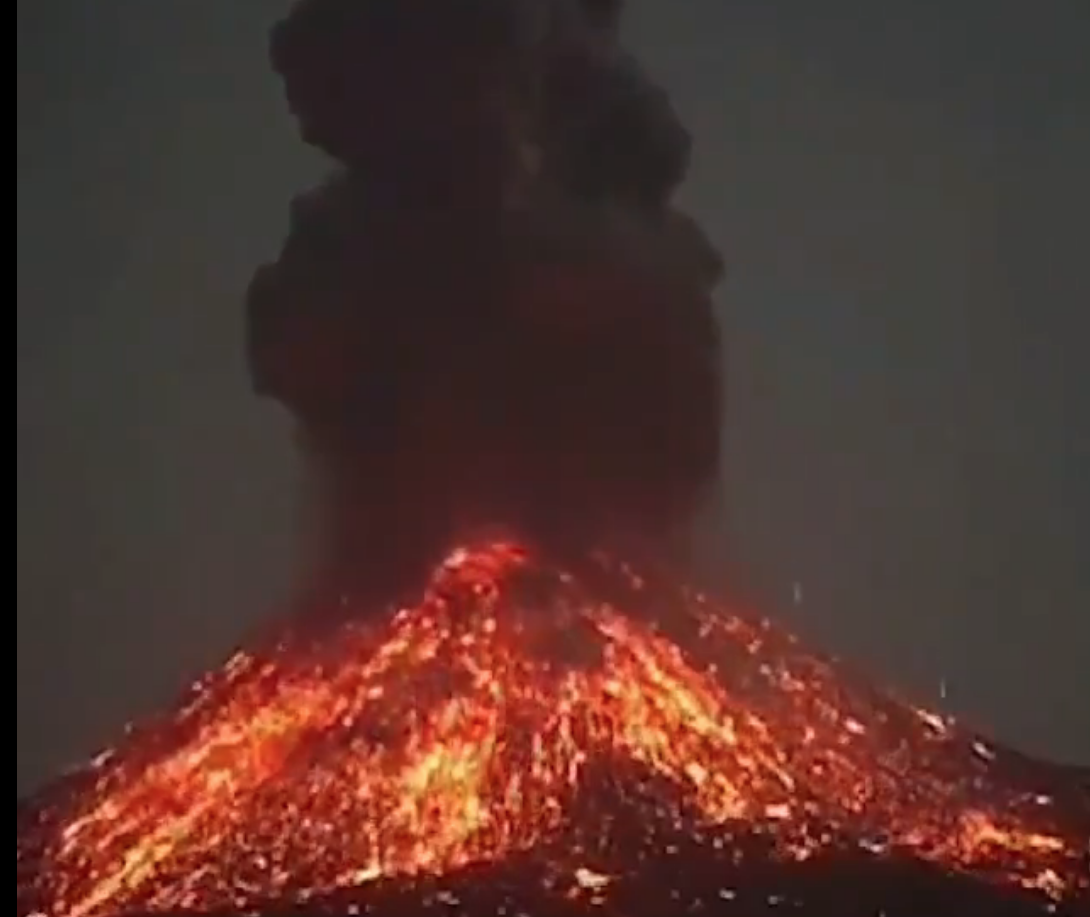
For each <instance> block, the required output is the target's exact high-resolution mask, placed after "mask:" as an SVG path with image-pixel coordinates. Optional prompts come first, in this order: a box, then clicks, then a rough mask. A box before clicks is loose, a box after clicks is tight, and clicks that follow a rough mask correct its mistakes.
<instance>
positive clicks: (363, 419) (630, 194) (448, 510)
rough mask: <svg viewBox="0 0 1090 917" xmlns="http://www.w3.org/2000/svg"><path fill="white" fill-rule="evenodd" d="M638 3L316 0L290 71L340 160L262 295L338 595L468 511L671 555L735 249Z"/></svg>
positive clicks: (475, 519)
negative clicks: (320, 508) (642, 26)
mask: <svg viewBox="0 0 1090 917" xmlns="http://www.w3.org/2000/svg"><path fill="white" fill-rule="evenodd" d="M620 14H621V3H620V0H299V2H298V3H297V5H296V6H295V8H294V9H293V10H292V11H291V12H290V14H289V15H288V16H287V17H286V18H285V19H284V20H283V21H281V22H279V23H278V24H277V25H276V26H275V28H274V30H273V33H272V40H271V57H272V63H273V66H274V68H275V70H276V71H277V73H278V74H279V75H280V77H281V78H282V80H283V85H284V88H285V94H286V96H287V100H288V104H289V106H290V108H291V110H292V112H293V114H294V115H295V117H296V119H297V121H298V124H299V126H300V132H301V134H302V136H303V138H304V139H305V140H306V141H307V142H308V143H310V144H312V145H313V146H315V147H317V148H318V149H320V150H322V151H324V152H325V153H326V154H328V155H329V156H330V157H331V158H332V159H333V160H335V161H336V163H337V168H336V169H335V171H334V172H333V174H332V175H330V176H329V178H328V179H327V180H326V181H325V182H323V183H322V184H321V185H320V186H319V187H317V188H314V189H312V190H309V191H306V192H304V193H303V194H301V195H299V196H298V197H297V198H296V199H295V201H294V202H293V205H292V208H291V226H290V232H289V235H288V239H287V241H286V243H285V245H284V247H283V250H282V251H281V253H280V256H279V258H278V259H277V260H276V261H275V262H274V263H272V264H268V265H265V266H263V267H261V268H260V269H259V270H258V271H257V274H256V276H255V277H254V280H253V283H252V286H251V289H250V293H249V298H248V322H249V357H250V363H251V367H252V373H253V379H254V384H255V387H256V389H257V391H258V392H260V393H261V394H263V395H266V396H270V397H272V398H275V399H277V400H279V401H280V402H282V403H283V404H284V405H285V406H286V407H287V408H288V409H289V410H290V412H291V413H292V414H293V415H294V416H295V418H296V419H297V421H298V423H299V427H300V430H301V432H302V438H303V441H304V442H305V444H306V447H307V448H308V450H309V451H310V452H311V453H312V454H313V456H314V458H315V460H316V463H317V464H318V465H319V466H320V468H321V469H322V471H323V474H322V480H323V481H324V484H325V486H326V490H327V493H326V504H327V507H326V508H327V516H328V529H327V534H328V536H329V537H328V545H327V547H328V550H327V552H326V557H327V559H328V560H329V561H330V563H332V564H333V565H334V568H335V569H334V570H332V571H327V572H332V573H333V574H334V576H335V579H336V581H337V583H338V588H350V583H349V582H347V581H350V580H351V579H354V578H357V577H358V578H359V579H360V580H361V581H367V580H371V581H372V582H373V581H374V577H375V576H376V571H377V570H379V569H397V568H402V569H403V568H404V566H405V564H406V563H411V562H413V561H415V560H420V561H424V560H427V559H429V554H428V552H429V550H430V549H431V548H432V547H433V546H435V544H436V539H445V538H447V537H449V536H450V535H451V534H452V532H453V530H454V529H455V528H456V527H457V526H461V525H469V524H481V523H497V524H506V525H515V526H518V527H521V528H523V529H524V530H526V531H529V532H531V533H532V534H533V535H534V536H537V537H539V538H542V539H550V538H551V539H554V540H556V542H557V544H560V543H561V542H563V543H564V545H565V546H567V547H579V546H585V545H586V543H587V542H589V541H600V540H602V539H609V538H624V539H627V540H635V541H638V542H641V543H644V542H651V543H654V544H656V545H658V546H660V547H665V546H666V545H667V544H668V543H670V542H671V540H672V538H673V535H674V533H676V532H677V531H678V530H679V528H683V527H684V526H685V523H686V522H687V521H688V519H689V517H690V515H691V513H692V511H693V509H694V508H695V507H696V505H697V504H698V503H699V502H700V500H701V498H702V496H703V495H704V494H705V493H706V492H707V490H708V488H709V487H710V486H711V485H712V484H713V482H714V479H715V477H716V471H717V468H718V464H719V423H720V417H721V404H720V401H721V379H720V353H719V341H718V334H717V328H716V322H715V318H714V314H713V310H712V304H711V293H712V290H713V288H714V287H715V286H716V284H717V283H718V282H719V280H720V276H721V273H722V265H721V261H720V258H719V256H718V255H717V253H716V252H715V250H714V249H713V247H712V246H711V244H710V243H709V242H708V240H707V239H706V237H705V236H704V234H703V232H702V231H701V229H700V228H699V227H698V226H697V224H696V223H695V221H694V220H693V219H692V218H690V217H689V216H687V215H686V214H684V213H682V212H680V211H678V210H677V209H676V208H675V207H674V206H673V205H672V203H671V198H672V195H673V193H674V191H675V190H676V188H677V187H678V185H679V184H680V183H681V181H682V180H683V179H684V177H685V173H686V170H687V166H688V159H689V152H690V137H689V134H688V132H687V131H686V129H685V128H684V126H683V125H682V124H681V123H680V121H679V119H678V117H677V114H676V113H675V111H674V109H673V107H672V105H671V104H670V100H669V98H668V97H667V95H666V94H665V93H664V92H663V90H662V89H661V88H659V87H658V86H656V85H655V83H654V82H652V80H651V79H650V78H649V77H648V75H647V74H646V73H645V72H644V70H643V69H642V68H641V66H640V64H639V63H638V61H636V60H635V59H634V58H633V57H632V56H631V55H630V54H629V53H628V52H627V51H626V50H625V49H624V48H623V47H621V45H620V43H619V38H618V26H619V19H620Z"/></svg>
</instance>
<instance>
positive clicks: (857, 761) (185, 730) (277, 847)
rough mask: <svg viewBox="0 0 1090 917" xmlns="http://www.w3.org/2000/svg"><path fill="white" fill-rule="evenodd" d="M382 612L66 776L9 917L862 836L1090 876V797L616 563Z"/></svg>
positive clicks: (1071, 892) (995, 865)
mask: <svg viewBox="0 0 1090 917" xmlns="http://www.w3.org/2000/svg"><path fill="white" fill-rule="evenodd" d="M664 607H666V608H669V609H670V613H669V614H668V615H665V616H663V618H662V623H661V624H659V625H653V624H652V623H651V619H650V618H649V616H648V612H647V609H648V608H659V609H661V608H664ZM374 617H375V616H374V615H370V616H362V617H361V618H360V620H358V621H348V622H346V623H345V624H344V625H343V626H342V628H341V630H340V631H338V632H337V633H336V634H335V635H334V636H333V637H331V638H327V639H325V640H323V641H321V642H320V643H319V644H318V645H315V643H314V642H313V641H307V640H303V639H301V638H299V637H295V638H292V637H286V638H285V639H284V640H283V641H281V642H279V643H276V644H275V645H273V646H271V647H270V648H268V649H266V650H263V651H255V652H251V653H240V654H238V655H236V656H234V657H233V658H232V659H231V660H229V661H228V663H227V664H226V665H225V666H224V667H223V669H221V670H220V671H219V672H218V673H215V674H213V675H211V676H210V677H208V678H207V679H205V680H204V681H202V682H201V683H200V684H199V685H197V686H196V688H195V689H194V691H193V693H192V695H191V696H190V697H189V698H188V699H187V700H186V701H185V703H184V704H183V705H182V706H181V707H180V709H179V710H178V711H177V713H176V714H174V715H173V716H171V717H167V718H164V719H163V720H162V721H160V722H158V723H154V724H151V725H149V726H147V727H145V728H143V729H141V730H136V731H135V732H134V733H133V734H132V736H131V738H130V739H129V740H128V741H127V742H125V743H123V744H122V745H121V746H120V747H118V748H117V749H114V750H113V753H112V754H111V755H109V756H106V757H99V758H97V759H96V763H95V764H93V765H91V766H90V767H89V768H88V770H87V772H86V773H85V774H84V775H83V776H82V777H80V778H72V779H73V780H74V783H73V784H72V788H71V792H70V793H63V794H62V798H61V800H60V801H58V802H56V803H54V804H50V805H44V806H43V807H41V808H40V809H38V810H37V811H36V812H35V814H34V818H33V821H32V824H33V827H32V828H31V829H30V830H28V831H25V832H23V833H20V836H19V845H18V846H19V849H18V853H19V876H20V885H19V893H18V898H19V903H20V913H21V914H28V913H31V912H32V911H33V910H34V909H38V910H44V912H46V913H48V914H49V915H50V917H108V915H118V914H122V913H128V912H136V911H141V912H150V913H167V912H175V911H180V910H189V911H193V912H214V911H221V912H225V911H228V910H232V909H234V910H235V912H237V911H238V910H240V909H252V910H254V911H258V910H260V909H261V908H262V907H263V906H264V905H266V904H267V903H269V902H278V901H279V902H285V901H288V902H313V901H315V900H318V899H319V898H321V897H322V896H324V895H342V896H343V895H357V896H361V897H359V899H358V901H360V902H363V903H366V902H367V901H368V900H369V899H368V898H367V895H368V894H371V893H372V892H374V893H377V890H381V889H382V888H384V887H386V886H387V885H388V884H389V883H391V882H394V883H396V882H397V881H399V880H412V881H420V880H422V879H423V878H426V877H444V876H448V877H449V876H458V875H460V874H465V871H466V870H473V869H475V868H481V867H483V866H485V865H488V864H492V865H494V866H497V867H498V868H503V865H504V864H505V863H506V864H510V863H514V862H523V861H526V862H530V861H532V862H535V863H537V864H538V866H537V868H538V869H539V871H540V877H541V879H540V881H541V882H544V883H545V885H546V886H550V883H551V886H550V887H552V888H553V889H554V892H555V894H556V895H557V896H559V897H565V896H567V895H570V894H572V893H577V894H576V896H577V897H580V898H581V899H585V898H587V897H590V898H593V899H595V900H600V901H610V900H613V899H612V897H611V896H615V895H620V896H621V897H622V898H623V897H624V896H625V894H626V891H625V889H626V886H628V885H630V884H631V883H632V882H633V881H634V879H635V878H638V877H639V876H640V874H641V872H642V870H644V869H645V868H647V867H646V864H648V863H650V862H652V861H653V860H654V859H656V858H665V861H666V862H680V861H679V858H682V860H684V861H686V862H694V861H699V860H700V859H701V858H704V859H709V858H710V859H711V860H712V861H713V862H716V861H722V862H726V863H731V864H734V865H733V866H732V869H734V870H737V868H738V864H739V863H742V862H750V861H753V862H782V863H792V862H794V863H811V864H812V863H818V862H821V861H822V859H823V858H830V857H833V856H834V855H835V854H836V853H837V852H838V851H841V852H842V851H844V850H846V849H854V850H855V851H856V852H857V853H858V854H859V855H864V854H865V855H866V856H868V857H871V858H873V859H874V860H875V861H876V862H883V861H886V860H893V859H896V858H898V857H905V856H908V857H911V858H912V859H915V860H917V861H919V862H921V863H930V864H933V866H935V867H937V868H939V869H941V870H942V871H944V872H947V873H954V874H963V875H965V876H967V877H973V878H975V879H978V880H980V881H983V882H986V883H989V884H991V885H993V886H994V887H996V888H1009V889H1022V890H1023V891H1026V892H1027V893H1033V894H1039V895H1040V896H1041V899H1042V901H1053V902H1064V901H1065V900H1067V899H1069V898H1074V896H1077V895H1080V894H1085V892H1086V888H1087V871H1086V859H1085V858H1086V851H1087V847H1086V844H1087V838H1088V837H1090V828H1088V824H1090V815H1088V813H1087V812H1086V811H1085V810H1082V811H1079V810H1076V809H1074V808H1072V807H1071V805H1070V799H1068V800H1067V801H1066V802H1064V803H1060V802H1053V801H1051V800H1049V799H1043V798H1041V797H1040V795H1039V794H1038V795H1035V794H1031V793H1028V792H1027V791H1026V790H1025V788H1024V787H1023V786H1021V785H1020V784H1019V783H1018V781H1016V780H1010V779H1008V778H1007V777H1006V776H1005V775H1004V772H1003V771H1002V769H1001V767H1000V762H999V760H998V754H997V753H995V752H994V751H990V752H989V754H986V755H983V754H982V749H983V748H985V747H986V746H985V745H984V744H983V742H982V740H980V739H979V738H977V737H975V736H973V735H971V734H968V733H963V732H962V731H961V730H960V729H958V728H954V727H948V728H947V729H946V730H945V731H941V732H939V731H935V730H934V729H932V728H931V726H930V725H929V721H928V719H927V718H924V717H921V716H920V715H919V712H918V711H916V710H915V709H913V708H912V707H909V706H906V705H903V704H900V703H899V702H897V701H896V700H894V699H892V698H890V697H887V696H885V695H882V694H880V693H877V692H875V691H874V690H873V689H870V688H868V687H867V686H865V685H862V684H856V683H854V682H853V681H852V679H851V678H850V677H849V676H847V675H844V674H843V673H841V672H839V671H838V669H837V668H835V667H834V666H833V665H832V664H830V663H828V662H826V661H824V660H823V659H821V658H819V657H816V656H814V655H812V654H810V653H807V652H806V651H805V650H803V649H802V648H801V647H800V646H799V645H798V643H797V641H795V640H794V639H793V638H792V637H790V636H789V635H787V634H785V633H782V632H781V631H779V630H778V629H777V628H775V627H774V626H772V625H771V624H769V623H767V622H763V621H754V620H748V619H746V618H744V617H741V616H738V615H735V614H731V613H729V612H728V611H727V610H725V609H722V608H718V607H715V606H713V605H712V604H711V603H710V602H709V601H707V600H705V599H702V598H700V597H699V596H695V595H692V594H690V593H688V592H686V591H685V590H674V589H672V588H671V587H669V586H667V585H665V583H658V582H657V581H656V579H655V578H654V577H649V576H640V577H636V576H635V575H634V574H633V573H632V571H631V570H629V569H628V568H627V567H625V566H624V565H622V564H619V563H613V562H610V561H607V560H605V559H602V560H601V561H599V562H598V563H597V564H596V566H595V567H594V569H591V568H589V567H588V569H587V570H585V571H571V570H563V569H559V568H556V567H554V566H551V565H550V564H549V563H548V562H547V561H546V560H545V559H544V558H542V557H541V556H539V555H537V554H535V553H534V552H533V551H531V550H529V549H526V548H523V547H520V546H519V545H517V544H515V543H509V542H501V543H483V544H480V545H476V546H469V547H466V548H464V549H460V550H458V551H455V552H454V553H452V554H451V555H450V556H449V557H448V558H447V559H446V560H445V561H444V562H443V563H441V564H439V565H438V567H437V568H436V569H435V570H434V572H433V573H432V575H431V577H430V580H429V581H428V583H427V585H426V588H425V589H424V590H423V592H422V594H421V595H420V597H419V599H418V600H417V601H415V602H414V603H413V604H411V605H408V606H406V607H404V608H402V609H401V610H400V611H396V612H395V613H392V615H391V617H390V618H389V620H388V622H387V623H385V624H383V625H379V624H377V623H374ZM364 621H370V622H371V623H364ZM572 631H576V632H578V633H579V634H580V639H582V640H584V641H586V642H587V643H588V645H589V646H590V647H591V648H592V649H593V651H594V652H593V653H592V654H588V653H584V654H582V655H581V656H580V658H578V659H577V660H572V659H571V658H569V656H568V655H567V654H566V651H565V649H564V642H563V641H558V640H556V639H555V638H556V637H557V636H558V635H559V634H561V633H570V632H572ZM588 861H593V863H594V866H593V868H592V867H590V866H588V865H587V864H588ZM713 874H714V873H713ZM414 877H415V878H414ZM549 877H552V878H549ZM564 877H566V878H564ZM737 884H738V883H736V885H737ZM564 889H567V891H564ZM573 890H574V892H573ZM446 893H447V894H453V892H450V891H449V890H448V892H446ZM721 894H722V895H724V896H729V895H730V894H732V892H731V891H730V890H725V891H722V892H721ZM775 894H776V895H778V894H779V892H776V893H775ZM781 897H782V896H781ZM24 903H25V905H26V906H25V907H24ZM778 903H780V904H786V902H785V901H783V900H780V901H779V902H778ZM365 913H366V911H365Z"/></svg>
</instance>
